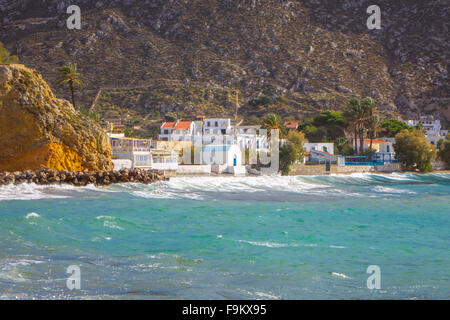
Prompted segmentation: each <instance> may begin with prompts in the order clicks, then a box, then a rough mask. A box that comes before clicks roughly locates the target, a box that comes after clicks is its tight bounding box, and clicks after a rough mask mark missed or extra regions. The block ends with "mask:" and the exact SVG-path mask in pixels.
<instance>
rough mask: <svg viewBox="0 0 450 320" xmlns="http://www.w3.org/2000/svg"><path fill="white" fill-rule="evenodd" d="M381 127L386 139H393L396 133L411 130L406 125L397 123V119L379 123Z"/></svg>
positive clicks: (400, 122)
mask: <svg viewBox="0 0 450 320" xmlns="http://www.w3.org/2000/svg"><path fill="white" fill-rule="evenodd" d="M381 127H382V128H383V130H382V131H383V134H384V135H385V136H387V137H390V138H393V137H395V135H396V134H397V133H400V131H402V130H405V129H408V130H411V129H412V128H411V127H410V126H408V125H407V124H406V123H404V122H402V121H399V120H397V119H389V120H384V121H382V123H381Z"/></svg>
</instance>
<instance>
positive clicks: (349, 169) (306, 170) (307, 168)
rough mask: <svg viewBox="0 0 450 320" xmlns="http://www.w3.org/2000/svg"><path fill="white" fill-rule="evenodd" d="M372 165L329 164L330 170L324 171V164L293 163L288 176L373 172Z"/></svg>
mask: <svg viewBox="0 0 450 320" xmlns="http://www.w3.org/2000/svg"><path fill="white" fill-rule="evenodd" d="M375 171H376V169H375V167H374V166H338V165H331V166H330V171H326V166H325V165H324V164H320V165H305V164H293V165H291V171H290V172H289V175H290V176H301V175H321V174H332V173H334V174H337V173H354V172H375Z"/></svg>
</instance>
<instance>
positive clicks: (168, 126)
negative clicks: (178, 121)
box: [161, 122, 175, 128]
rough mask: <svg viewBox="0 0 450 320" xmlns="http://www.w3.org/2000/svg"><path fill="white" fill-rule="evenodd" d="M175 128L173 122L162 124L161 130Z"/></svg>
mask: <svg viewBox="0 0 450 320" xmlns="http://www.w3.org/2000/svg"><path fill="white" fill-rule="evenodd" d="M174 126H175V122H164V123H163V124H162V126H161V128H173V127H174Z"/></svg>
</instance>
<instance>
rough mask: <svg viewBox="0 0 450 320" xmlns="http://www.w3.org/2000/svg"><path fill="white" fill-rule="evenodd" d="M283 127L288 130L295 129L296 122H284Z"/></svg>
mask: <svg viewBox="0 0 450 320" xmlns="http://www.w3.org/2000/svg"><path fill="white" fill-rule="evenodd" d="M284 126H285V127H286V128H288V129H297V127H298V121H286V122H285V123H284Z"/></svg>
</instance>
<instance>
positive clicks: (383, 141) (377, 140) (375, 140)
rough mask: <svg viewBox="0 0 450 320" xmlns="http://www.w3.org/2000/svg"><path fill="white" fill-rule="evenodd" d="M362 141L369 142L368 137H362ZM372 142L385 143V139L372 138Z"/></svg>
mask: <svg viewBox="0 0 450 320" xmlns="http://www.w3.org/2000/svg"><path fill="white" fill-rule="evenodd" d="M364 142H367V143H370V139H364ZM372 143H387V141H385V140H379V139H373V140H372Z"/></svg>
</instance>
